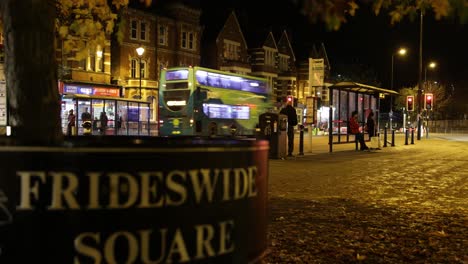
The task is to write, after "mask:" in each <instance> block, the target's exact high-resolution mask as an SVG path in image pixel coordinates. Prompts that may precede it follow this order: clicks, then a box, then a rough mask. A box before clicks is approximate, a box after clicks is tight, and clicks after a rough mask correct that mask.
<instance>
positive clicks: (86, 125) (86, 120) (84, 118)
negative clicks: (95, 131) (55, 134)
mask: <svg viewBox="0 0 468 264" xmlns="http://www.w3.org/2000/svg"><path fill="white" fill-rule="evenodd" d="M81 122H82V123H81V126H82V127H83V135H91V127H92V124H91V114H90V113H89V112H88V107H85V109H84V111H83V113H81Z"/></svg>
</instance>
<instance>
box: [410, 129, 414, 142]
mask: <svg viewBox="0 0 468 264" xmlns="http://www.w3.org/2000/svg"><path fill="white" fill-rule="evenodd" d="M411 144H414V128H411Z"/></svg>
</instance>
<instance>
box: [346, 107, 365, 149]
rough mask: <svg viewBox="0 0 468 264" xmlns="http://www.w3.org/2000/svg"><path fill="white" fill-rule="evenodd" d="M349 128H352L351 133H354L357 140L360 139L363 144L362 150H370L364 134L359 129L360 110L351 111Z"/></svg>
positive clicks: (361, 144)
mask: <svg viewBox="0 0 468 264" xmlns="http://www.w3.org/2000/svg"><path fill="white" fill-rule="evenodd" d="M349 128H350V130H351V134H354V136H355V137H356V140H357V141H359V144H360V146H361V150H368V149H369V147H367V145H366V142H364V134H363V133H362V132H361V131H360V130H359V122H358V111H353V112H352V113H351V117H350V118H349Z"/></svg>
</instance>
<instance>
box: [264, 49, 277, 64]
mask: <svg viewBox="0 0 468 264" xmlns="http://www.w3.org/2000/svg"><path fill="white" fill-rule="evenodd" d="M265 65H268V66H275V51H274V50H271V49H265Z"/></svg>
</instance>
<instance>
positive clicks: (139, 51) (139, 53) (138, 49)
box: [136, 47, 145, 99]
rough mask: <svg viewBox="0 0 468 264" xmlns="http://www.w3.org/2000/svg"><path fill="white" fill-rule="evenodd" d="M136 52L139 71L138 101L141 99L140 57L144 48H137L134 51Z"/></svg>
mask: <svg viewBox="0 0 468 264" xmlns="http://www.w3.org/2000/svg"><path fill="white" fill-rule="evenodd" d="M136 52H137V54H138V59H139V61H138V70H139V71H140V74H139V77H140V89H139V99H141V56H143V53H145V48H143V47H139V48H137V49H136Z"/></svg>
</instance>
